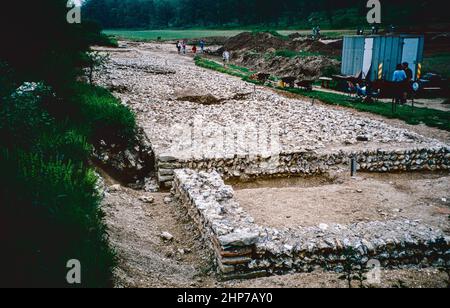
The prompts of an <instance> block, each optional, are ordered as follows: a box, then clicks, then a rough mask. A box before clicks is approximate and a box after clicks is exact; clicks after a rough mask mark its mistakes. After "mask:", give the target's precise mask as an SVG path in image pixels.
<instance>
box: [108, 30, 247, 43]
mask: <svg viewBox="0 0 450 308" xmlns="http://www.w3.org/2000/svg"><path fill="white" fill-rule="evenodd" d="M104 33H105V34H107V35H113V36H116V37H118V38H121V39H131V40H138V41H155V40H157V39H158V37H161V40H163V41H168V40H182V39H187V40H189V39H201V38H208V37H215V36H224V37H232V36H235V35H238V34H239V33H242V31H241V30H136V31H133V30H105V31H104Z"/></svg>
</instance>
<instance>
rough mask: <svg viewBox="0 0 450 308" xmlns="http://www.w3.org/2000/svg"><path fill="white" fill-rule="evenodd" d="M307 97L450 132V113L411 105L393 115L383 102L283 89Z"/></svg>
mask: <svg viewBox="0 0 450 308" xmlns="http://www.w3.org/2000/svg"><path fill="white" fill-rule="evenodd" d="M282 90H284V91H288V92H291V93H295V94H300V95H302V96H305V97H309V98H314V99H317V100H320V101H322V102H324V103H327V104H330V105H337V106H343V107H348V108H353V109H356V110H358V111H364V112H370V113H374V114H378V115H381V116H384V117H386V118H391V119H400V120H403V121H405V122H406V123H408V124H411V125H418V124H422V123H423V124H425V125H427V126H430V127H437V128H440V129H443V130H447V131H450V112H448V111H440V110H435V109H429V108H417V107H414V108H412V106H410V105H400V106H397V111H396V112H395V113H392V106H391V104H387V103H383V102H373V103H364V102H362V101H360V100H355V99H352V98H350V97H348V96H347V95H341V94H336V93H327V92H320V91H313V92H307V91H305V90H302V89H290V88H285V89H282Z"/></svg>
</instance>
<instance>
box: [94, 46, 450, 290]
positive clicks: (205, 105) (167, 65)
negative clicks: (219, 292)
mask: <svg viewBox="0 0 450 308" xmlns="http://www.w3.org/2000/svg"><path fill="white" fill-rule="evenodd" d="M124 44H125V43H124ZM171 47H172V46H170V45H165V44H155V43H132V42H127V43H126V47H123V48H122V49H115V50H111V49H109V50H107V51H108V52H109V53H110V57H111V59H110V61H109V63H108V65H107V66H106V68H105V71H104V72H103V73H102V74H101V75H99V77H98V80H99V81H98V83H99V84H100V85H102V86H104V87H106V88H109V89H111V90H112V91H113V92H114V93H115V95H116V96H117V97H118V98H119V99H120V100H121V102H122V103H123V104H125V105H126V106H128V107H130V108H131V109H132V110H133V111H134V112H135V114H136V117H137V119H138V124H139V128H140V130H141V137H140V138H141V139H142V140H144V141H143V142H141V143H142V144H143V146H142V148H141V149H139V151H138V152H139V154H136V153H128V157H124V158H123V159H122V160H119V161H111V158H110V157H109V156H108V155H105V154H103V156H102V155H99V157H98V159H99V161H100V162H102V164H104V165H111V166H115V167H114V168H112V169H114V170H116V173H117V170H123V169H124V168H125V169H126V168H128V169H130V170H134V169H136V170H137V171H142V170H145V172H135V173H136V174H138V173H139V174H140V176H136V177H135V178H133V181H135V183H132V185H128V187H131V188H132V189H133V190H134V191H133V192H132V193H130V192H129V191H130V188H123V187H122V188H121V189H119V187H120V185H113V186H112V187H113V188H111V187H110V188H109V189H107V191H110V193H107V195H109V197H107V198H106V200H107V201H106V204H107V206H111V207H113V208H115V210H114V211H112V212H111V213H110V215H108V216H109V218H108V219H110V220H112V221H113V223H112V224H113V226H114V227H113V230H114V229H115V228H116V227H117V228H119V226H118V224H120V223H123V222H121V220H123V219H124V218H123V217H122V218H121V217H120V215H121V214H120V213H121V211H123V210H120V205H121V202H120V199H117V198H121V199H122V200H126V202H128V203H129V206H136V205H135V204H134V203H133V202H138V203H139V204H141V206H142V208H141V209H140V210H139V213H141V214H140V215H142V213H147V214H146V215H148V216H149V217H153V218H154V219H157V216H154V214H152V211H156V212H158V215H164V214H163V213H164V212H165V211H166V212H170V213H172V214H171V215H172V216H174V218H172V219H171V220H170V221H171V222H172V223H174V224H181V225H182V226H183V228H184V229H185V230H183V231H182V232H181V233H182V235H181V234H178V235H174V234H173V232H179V230H178V231H173V228H174V227H173V226H170V227H171V228H172V231H168V230H167V228H166V229H163V228H164V225H161V224H157V226H156V227H154V230H152V231H151V232H153V233H154V235H153V239H151V240H150V242H153V243H151V244H150V243H148V245H150V247H149V248H145V246H147V244H145V243H146V241H149V239H147V237H146V236H143V235H139V236H138V235H137V234H132V235H130V234H128V235H127V234H123V233H124V232H125V231H124V230H118V231H117V230H116V231H114V232H113V234H114V233H117V232H118V234H116V235H113V237H116V236H118V237H120V238H116V239H114V242H116V241H119V242H120V241H121V242H122V243H121V244H120V245H122V246H124V245H125V244H124V243H123V241H124V239H123V238H127V237H129V236H131V237H134V238H133V239H132V241H133V243H134V244H135V245H138V246H139V245H140V243H139V241H142V244H143V245H142V246H144V247H143V248H142V249H144V250H143V251H142V250H141V248H133V249H138V251H139V254H145V253H146V250H145V249H151V247H153V249H160V247H161V246H164V248H162V250H163V251H165V253H164V256H160V257H158V258H157V259H158V262H157V263H158V264H159V266H164V265H163V264H168V263H171V262H170V260H171V259H172V260H175V261H174V262H176V263H177V265H174V264H172V263H171V265H170V268H171V269H170V270H167V271H169V272H170V275H171V276H177V275H183V274H181V273H180V272H182V273H185V272H186V275H188V276H189V277H191V278H193V279H194V281H196V282H194V284H193V285H194V286H218V285H220V286H246V285H252V284H253V283H256V284H261V285H262V286H274V285H277V283H279V281H280V280H284V279H283V278H282V277H286V280H285V281H287V282H286V284H287V286H296V283H299V282H298V281H300V280H302V279H306V280H308V278H305V277H308V276H302V275H319V276H320V277H322V276H323V277H328V278H319V279H318V281H321V279H322V280H327V279H329V276H327V275H339V273H343V272H345V269H346V268H347V265H348V264H347V263H348V261H347V260H348V258H349V254H350V255H351V256H352V257H354V258H355V259H357V260H358V262H360V263H361V264H368V263H373V262H374V264H375V265H377V266H378V267H379V268H380V269H382V271H384V272H385V275H386V276H390V275H393V276H394V277H396V278H390V279H391V280H389V281H390V282H389V283H391V285H388V286H392V285H395V283H398V281H400V280H402V278H398V277H401V276H402V275H403V274H404V275H406V276H408V277H409V278H405V279H406V280H408V281H413V282H412V283H414V281H415V280H416V279H417V280H419V281H420V280H421V279H423V276H424V275H430V274H429V271H431V272H432V273H434V275H435V276H433V277H442V276H439V275H440V274H439V273H440V271H439V270H438V269H439V268H443V267H445V265H446V263H447V262H448V260H449V241H450V238H449V237H448V232H449V225H448V217H449V214H450V212H449V211H448V206H449V202H450V201H449V199H448V197H449V196H448V192H449V189H448V188H449V184H450V177H449V174H448V170H449V167H450V146H449V143H448V142H449V140H450V139H449V134H448V133H446V132H444V131H439V130H436V129H432V128H428V127H425V126H412V125H407V124H404V123H402V122H401V121H398V120H391V119H386V118H382V117H380V116H375V115H373V114H368V113H363V112H358V111H355V110H351V109H348V108H347V109H346V108H341V107H333V106H330V105H325V104H323V103H321V102H320V101H318V100H313V99H308V98H305V97H300V96H296V95H292V94H289V93H286V92H283V91H279V90H277V89H271V88H267V87H264V86H261V85H255V84H252V83H248V82H244V81H242V80H241V79H240V78H237V77H233V76H229V75H226V74H222V73H220V72H215V71H211V70H207V69H204V68H200V67H198V66H195V65H194V63H193V62H192V58H189V57H180V56H178V55H177V54H176V53H174V52H173V50H171ZM100 51H104V49H100ZM144 152H145V153H144ZM133 155H134V156H133ZM105 156H106V157H105ZM125 156H126V155H125ZM143 157H144V158H143ZM130 164H131V165H132V166H131V167H130ZM120 165H121V166H120ZM126 166H128V167H126ZM131 173H133V172H131ZM110 184H111V183H110ZM136 189H137V190H136ZM139 191H140V192H141V193H139ZM130 195H131V196H130ZM155 196H156V197H155ZM133 198H134V200H135V201H133ZM108 200H109V201H108ZM158 200H159V201H158ZM159 203H160V205H158V204H159ZM142 204H143V205H142ZM152 207H153V208H152ZM159 207H161V208H159ZM167 207H172V208H171V209H170V210H168V209H167ZM131 211H132V210H131V209H128V210H127V212H129V213H128V214H124V215H132V216H130V217H127V218H126V221H128V222H126V223H131V221H132V219H134V218H136V217H134V218H133V216H136V215H138V214H136V213H133V214H131ZM142 219H143V218H139V221H140V222H139V223H138V224H136V225H135V228H136V230H135V231H134V232H136V233H139V232H143V231H144V230H149V229H151V227H150V226H145V224H143V222H142V221H141V220H142ZM145 221H147V222H148V223H149V224H152V223H153V222H151V221H152V219H151V218H150V219H145ZM175 229H179V227H177V228H175ZM186 229H187V230H189V231H188V232H187V233H186ZM155 232H156V233H155ZM158 232H161V233H158ZM136 237H137V238H136ZM150 238H152V237H150ZM128 240H131V239H128ZM154 241H160V242H161V243H158V244H156V243H154ZM183 245H194V248H192V247H191V248H186V247H182V246H183ZM171 246H174V247H171ZM200 247H201V248H200ZM123 249H125V251H124V252H123V254H124V255H125V257H124V258H125V259H126V258H130V255H131V254H133V251H129V250H130V248H129V247H128V248H125V247H123ZM133 249H132V250H133ZM147 253H148V251H147ZM152 254H155V252H152ZM195 254H203V257H202V261H201V262H200V264H202V266H206V267H207V268H208V273H209V274H208V275H207V276H206V277H207V278H205V276H204V275H203V274H202V275H203V276H202V275H200V274H198V273H197V274H193V273H192V272H189V270H188V269H187V268H188V267H190V266H196V265H193V263H192V262H193V261H192V260H193V259H196V258H197V257H194V255H195ZM119 255H120V250H119ZM155 257H156V256H152V257H149V256H145V257H144V256H141V257H139V260H134V261H133V263H135V265H129V264H126V261H124V262H125V264H123V266H124V267H129V266H131V267H137V268H135V269H133V271H138V269H139V270H141V271H144V272H146V273H147V274H149V273H148V272H149V271H151V269H148V268H145V267H146V265H145V262H150V261H152V260H153V259H154V258H155ZM159 258H161V259H159ZM136 264H138V265H136ZM194 264H195V262H194ZM197 266H198V264H197ZM155 267H156V266H155ZM144 268H145V269H144ZM126 271H130V269H129V268H128V269H127V270H125V269H121V270H120V271H119V274H118V275H119V277H120V279H119V280H120V281H121V283H123V284H124V285H127V284H129V283H132V282H130V280H132V281H134V279H131V278H130V277H127V273H126ZM164 271H166V270H164ZM195 271H198V269H196V270H194V272H195ZM315 273H319V274H315ZM393 273H395V274H393ZM425 273H427V274H425ZM128 275H130V274H129V273H128ZM150 275H154V273H150ZM161 275H163V274H159V275H158V277H160V279H162V280H165V279H167V278H162V277H161ZM192 275H194V277H201V278H197V280H195V278H194V277H193V276H192ZM195 275H197V276H195ZM198 275H199V276H198ZM411 275H412V276H413V277H415V278H410V277H411ZM302 277H303V278H302ZM332 277H334V276H332ZM336 277H337V276H336ZM174 279H175V280H176V278H174V277H172V278H170V279H169V282H165V285H167V284H169V285H176V286H178V285H182V286H184V285H186V284H187V285H188V286H192V282H188V281H186V282H180V281H179V280H178V281H177V282H174V281H173V280H174ZM183 279H186V278H183ZM183 279H181V280H182V281H183ZM255 279H256V281H257V282H254V281H255ZM309 279H312V278H309ZM433 279H434V278H433ZM332 280H333V279H332ZM145 281H148V280H145ZM433 281H434V282H433V283H435V284H439V282H438V281H439V279H437V280H433ZM133 283H135V282H133ZM386 283H387V282H386ZM333 284H339V282H336V281H335V282H331V283H330V282H323V285H325V286H329V285H333ZM144 285H146V284H145V283H144ZM282 285H284V283H283V284H282ZM306 286H308V284H306ZM385 286H386V285H385Z"/></svg>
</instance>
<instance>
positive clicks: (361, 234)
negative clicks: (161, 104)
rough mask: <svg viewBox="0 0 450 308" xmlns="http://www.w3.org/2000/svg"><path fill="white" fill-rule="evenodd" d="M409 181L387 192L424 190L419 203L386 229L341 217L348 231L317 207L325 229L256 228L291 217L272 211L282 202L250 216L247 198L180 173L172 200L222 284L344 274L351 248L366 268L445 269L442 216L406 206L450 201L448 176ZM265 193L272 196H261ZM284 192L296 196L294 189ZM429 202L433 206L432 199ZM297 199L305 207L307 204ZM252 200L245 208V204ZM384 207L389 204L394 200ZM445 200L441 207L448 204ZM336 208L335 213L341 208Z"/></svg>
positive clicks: (212, 179) (370, 180) (206, 177)
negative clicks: (321, 272)
mask: <svg viewBox="0 0 450 308" xmlns="http://www.w3.org/2000/svg"><path fill="white" fill-rule="evenodd" d="M408 177H409V175H405V176H401V175H400V176H398V178H396V179H395V182H394V181H392V182H389V185H391V186H393V187H394V188H391V189H395V190H402V189H403V190H404V191H407V190H409V189H410V188H411V187H415V186H417V187H420V188H419V189H418V193H417V195H414V194H412V195H413V197H414V202H413V203H410V201H411V200H409V201H408V200H407V202H405V203H404V204H403V206H402V207H401V208H400V209H399V214H400V213H401V210H404V211H405V214H404V216H400V215H399V217H397V219H396V218H391V219H386V220H383V221H379V220H378V221H377V220H374V221H367V222H361V221H353V219H351V217H350V218H347V219H344V216H345V215H346V214H345V213H342V214H341V215H340V218H339V219H340V220H341V222H343V224H335V223H334V222H335V221H336V218H334V217H333V218H332V219H329V218H327V217H326V216H324V212H326V213H325V214H328V213H333V212H335V211H336V209H332V208H326V209H323V208H321V206H320V205H317V204H316V206H318V207H319V211H317V212H316V213H320V214H321V215H320V219H317V220H316V221H315V222H320V224H319V225H313V222H312V220H311V219H309V220H308V224H310V225H309V226H302V225H299V224H296V225H292V226H290V227H291V228H289V223H286V219H284V222H285V223H283V224H282V226H281V225H280V227H277V228H275V227H273V225H275V223H273V222H274V221H273V220H271V226H268V225H267V224H265V225H264V224H261V223H260V222H258V219H260V217H258V216H259V213H264V211H267V212H269V211H270V214H271V215H273V216H278V217H280V215H281V216H283V215H286V214H285V212H284V211H283V209H282V208H280V209H276V210H273V209H272V210H270V209H271V208H272V207H273V203H278V202H279V200H278V199H277V198H274V199H273V203H272V204H271V203H270V202H269V203H268V206H267V207H266V209H257V210H256V211H255V212H252V213H249V210H250V211H251V210H252V209H251V208H250V209H249V208H248V207H247V210H246V209H245V208H244V207H242V206H241V204H242V201H241V200H239V194H241V193H244V192H245V191H246V190H245V189H244V190H239V191H237V192H236V191H234V190H233V189H232V188H231V187H230V186H226V185H225V184H224V182H223V180H222V178H221V176H220V175H219V174H218V173H217V172H212V173H208V172H196V171H194V170H190V169H179V170H176V171H175V181H174V194H175V197H176V198H178V199H179V200H180V202H181V204H183V206H184V207H185V208H186V210H187V212H188V214H189V216H190V217H191V219H192V220H193V222H194V223H195V224H196V225H197V226H198V228H199V230H200V231H201V233H202V236H203V237H204V239H205V240H206V241H207V242H208V243H209V246H210V248H211V249H212V252H214V254H215V257H216V258H215V262H216V264H217V267H218V273H219V274H220V275H222V277H223V278H225V279H237V278H239V279H242V278H255V277H261V276H267V275H273V274H284V273H288V272H289V273H291V272H310V271H312V270H314V268H316V267H317V266H319V267H321V268H326V269H328V270H335V271H338V272H342V271H343V269H344V264H343V260H345V258H343V256H344V253H345V252H344V251H345V249H346V248H352V249H353V251H354V252H355V254H357V255H359V256H360V258H361V260H363V261H362V262H364V263H366V262H368V261H369V260H371V259H374V260H378V261H379V262H380V263H381V266H382V267H383V268H396V267H403V266H408V265H419V266H430V265H431V266H442V265H445V264H446V262H448V253H447V251H448V249H449V247H450V237H448V236H446V234H448V232H447V233H445V231H444V230H443V229H440V228H439V227H436V226H438V225H440V222H442V221H444V215H443V214H442V213H441V214H440V215H438V216H439V217H441V218H439V219H436V220H434V218H433V219H431V218H430V219H429V217H433V215H430V214H428V216H427V215H425V214H423V213H420V211H419V214H420V215H416V214H417V213H408V211H409V210H410V209H409V208H408V206H409V207H414V206H415V205H416V204H415V201H416V200H421V201H423V200H426V201H429V202H433V200H434V197H435V193H436V192H441V193H444V194H447V191H448V190H442V188H443V187H448V184H449V176H448V174H445V175H442V176H439V177H436V176H434V175H431V176H430V175H419V177H418V178H413V180H411V179H409V178H408ZM353 180H354V179H351V181H353ZM355 181H360V182H361V183H364V184H365V185H364V186H363V187H364V188H365V189H369V187H372V186H374V187H377V185H375V184H377V183H378V185H386V183H385V181H386V178H384V179H379V178H378V179H377V178H376V177H375V178H374V177H370V176H367V177H362V178H361V179H356V180H355ZM380 183H381V184H380ZM341 185H344V186H345V185H350V183H349V182H347V181H345V182H344V183H343V184H341ZM333 186H337V185H336V184H331V185H329V187H333ZM435 186H436V188H435V190H433V189H434V187H435ZM326 187H327V186H326V185H325V186H324V185H322V186H321V187H319V188H314V187H307V188H298V189H303V190H308V189H320V190H321V191H322V194H327V190H328V188H326ZM261 189H267V188H259V189H256V190H261ZM284 189H292V187H288V188H284ZM294 189H295V188H294ZM352 189H353V187H352ZM249 191H251V190H249ZM389 191H390V189H387V186H381V187H380V189H379V190H376V191H371V193H370V194H369V195H375V196H377V195H378V194H380V193H381V192H384V193H386V192H389ZM357 193H359V194H363V193H364V192H359V191H358V192H357ZM396 193H397V192H396ZM422 194H427V196H428V199H426V198H423V196H422ZM258 195H261V192H260V191H256V192H255V194H253V195H251V196H250V197H249V199H251V198H256V197H257V196H258ZM430 196H432V198H429V197H430ZM280 197H281V196H280ZM403 197H404V196H403ZM413 197H411V198H413ZM272 198H273V197H272ZM294 198H298V200H301V201H303V200H302V196H295V197H293V199H294ZM249 199H247V200H246V201H247V202H248V200H249ZM387 199H388V201H389V198H387ZM443 199H444V198H443ZM443 199H442V202H445V203H446V201H444V200H443ZM266 201H267V200H266ZM397 201H398V200H396V201H395V202H397ZM359 202H360V203H361V204H364V207H362V206H360V207H359V208H358V207H356V209H363V208H366V209H368V208H371V206H373V204H371V201H370V202H369V201H367V200H364V199H360V201H359ZM335 206H336V207H338V205H335ZM433 206H437V205H433ZM440 206H441V207H444V206H445V207H447V208H448V204H440ZM268 210H269V211H268ZM302 211H303V213H302V212H301V211H300V212H299V213H298V216H299V217H301V216H302V215H305V212H307V211H305V210H304V209H303V210H302ZM361 211H362V210H361ZM362 212H363V211H362ZM252 216H257V217H252ZM347 216H348V214H347ZM255 218H256V219H255ZM374 218H375V217H374ZM420 218H423V219H420ZM371 219H373V218H371ZM280 221H281V220H280ZM305 221H306V220H305ZM325 222H328V223H325ZM300 223H302V221H300ZM428 223H431V224H428ZM443 226H446V228H447V226H448V222H447V223H445V221H444V223H443ZM447 230H448V228H447Z"/></svg>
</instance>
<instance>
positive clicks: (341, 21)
mask: <svg viewBox="0 0 450 308" xmlns="http://www.w3.org/2000/svg"><path fill="white" fill-rule="evenodd" d="M447 1H448V0H389V1H383V0H381V3H382V11H383V14H382V22H383V23H384V24H385V25H388V24H395V25H398V26H406V27H417V26H420V25H430V24H433V25H434V24H439V23H445V22H447V21H448V17H447V10H446V4H447ZM366 4H367V0H339V1H336V0H334V1H333V0H86V1H85V2H84V9H83V14H84V15H83V16H84V18H89V19H93V20H96V21H98V22H99V23H100V24H101V25H102V26H103V27H104V28H110V29H111V28H145V29H160V28H183V27H184V28H187V27H242V26H261V27H285V28H288V27H310V26H312V25H316V24H320V25H321V26H322V27H323V28H327V27H328V28H343V27H356V26H363V25H365V24H366V14H367V11H368V9H367V8H366Z"/></svg>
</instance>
